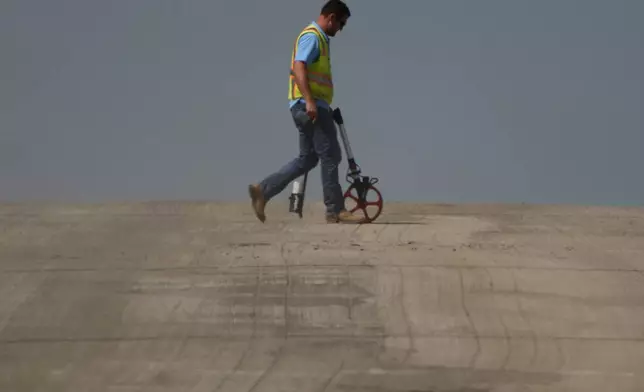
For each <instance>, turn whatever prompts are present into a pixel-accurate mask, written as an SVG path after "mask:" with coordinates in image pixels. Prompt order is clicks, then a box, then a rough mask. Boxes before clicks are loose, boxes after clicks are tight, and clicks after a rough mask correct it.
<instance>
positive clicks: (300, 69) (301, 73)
mask: <svg viewBox="0 0 644 392" xmlns="http://www.w3.org/2000/svg"><path fill="white" fill-rule="evenodd" d="M319 56H320V48H319V47H318V39H317V36H316V35H315V34H314V33H307V34H303V35H302V37H300V40H299V42H298V45H297V52H296V54H295V64H293V68H294V69H293V70H294V71H295V83H297V87H299V89H300V91H301V92H302V95H304V99H305V100H306V101H307V102H313V96H312V94H311V89H310V88H309V78H308V76H307V66H308V65H310V64H311V63H313V62H314V61H315V60H317V58H318V57H319Z"/></svg>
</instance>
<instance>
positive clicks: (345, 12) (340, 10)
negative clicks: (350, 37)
mask: <svg viewBox="0 0 644 392" xmlns="http://www.w3.org/2000/svg"><path fill="white" fill-rule="evenodd" d="M320 14H321V15H324V16H327V15H330V14H336V15H337V16H338V17H340V18H341V17H343V16H346V17H347V18H348V17H350V16H351V11H349V7H347V5H346V4H345V3H344V2H343V1H342V0H328V1H327V2H326V4H324V6H322V11H320Z"/></svg>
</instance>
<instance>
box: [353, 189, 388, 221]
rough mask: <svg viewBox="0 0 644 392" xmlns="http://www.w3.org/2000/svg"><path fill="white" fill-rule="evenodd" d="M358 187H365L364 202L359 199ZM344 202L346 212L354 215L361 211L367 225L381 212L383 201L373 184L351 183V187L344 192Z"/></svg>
mask: <svg viewBox="0 0 644 392" xmlns="http://www.w3.org/2000/svg"><path fill="white" fill-rule="evenodd" d="M359 187H366V188H365V192H364V200H361V199H360V196H359V191H358V189H359ZM344 202H345V205H346V207H347V210H348V211H350V212H351V213H355V212H356V211H358V210H362V213H363V214H364V217H365V218H366V220H367V223H370V222H373V221H375V220H376V219H377V218H378V217H379V216H380V213H381V212H382V206H383V200H382V194H381V193H380V191H379V190H378V188H376V187H375V186H373V184H366V185H363V184H357V183H352V184H351V186H349V188H348V189H347V191H346V192H344Z"/></svg>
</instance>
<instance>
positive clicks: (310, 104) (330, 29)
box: [248, 0, 363, 223]
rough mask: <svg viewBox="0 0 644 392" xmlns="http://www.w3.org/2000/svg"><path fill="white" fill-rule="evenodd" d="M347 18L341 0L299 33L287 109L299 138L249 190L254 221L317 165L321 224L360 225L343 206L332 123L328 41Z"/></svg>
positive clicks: (339, 157)
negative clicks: (286, 158) (291, 153)
mask: <svg viewBox="0 0 644 392" xmlns="http://www.w3.org/2000/svg"><path fill="white" fill-rule="evenodd" d="M350 16H351V13H350V12H349V8H348V7H347V5H346V4H345V3H343V2H342V1H341V0H329V1H327V3H326V4H325V5H324V6H323V7H322V10H321V12H320V15H319V17H318V18H317V20H316V21H314V22H311V23H310V24H309V25H308V26H306V27H305V28H304V30H302V32H300V34H299V35H298V37H297V39H296V41H295V45H294V48H293V54H292V56H291V74H290V78H289V91H288V98H289V101H290V102H289V105H290V110H291V115H292V116H293V121H294V123H295V126H296V128H297V129H298V132H299V145H300V152H299V155H298V156H297V157H296V158H294V159H293V160H291V161H290V162H288V163H287V164H286V165H284V166H283V167H282V168H280V169H279V170H278V171H277V172H274V173H273V174H271V175H269V176H268V177H266V178H264V179H263V180H262V181H261V182H260V183H259V184H252V185H249V188H248V190H249V194H250V197H251V200H252V206H253V208H254V210H255V214H256V215H257V218H258V219H259V220H260V221H262V222H264V221H265V220H266V215H265V213H264V207H265V206H266V203H267V202H268V201H269V200H270V199H272V198H273V197H274V196H275V195H277V194H278V193H280V192H281V191H282V190H284V188H285V187H286V186H287V185H288V184H289V183H290V182H291V181H293V180H294V179H296V178H298V177H300V176H301V175H303V174H304V173H306V172H308V171H310V170H312V169H313V168H314V167H315V166H316V165H317V163H318V162H320V163H321V174H322V188H323V195H324V205H325V209H326V220H327V222H329V223H336V222H353V223H361V222H362V221H363V219H362V218H360V217H356V216H353V215H351V213H349V212H348V211H347V210H346V209H345V206H344V196H343V194H342V188H341V186H340V183H339V179H338V165H339V164H340V162H341V160H342V151H341V150H340V144H339V143H338V137H337V129H336V126H335V123H334V122H333V117H332V112H331V108H330V105H331V102H332V101H333V78H332V75H331V56H330V51H329V37H334V36H335V35H336V33H337V32H338V31H340V30H342V29H343V28H344V26H345V25H346V23H347V20H348V19H349V17H350Z"/></svg>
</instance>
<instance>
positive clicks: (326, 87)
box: [288, 24, 333, 105]
mask: <svg viewBox="0 0 644 392" xmlns="http://www.w3.org/2000/svg"><path fill="white" fill-rule="evenodd" d="M311 32H312V33H314V34H315V35H316V36H317V38H318V44H319V48H320V56H319V58H318V59H317V60H316V61H315V62H314V63H312V64H311V65H309V66H308V67H307V70H308V72H307V76H308V79H309V88H310V89H311V94H312V95H313V98H314V99H321V100H324V101H325V102H326V103H328V104H329V105H331V103H332V102H333V77H332V75H331V57H330V55H329V45H328V43H327V42H326V39H324V36H322V34H321V33H320V31H319V30H318V29H317V28H316V27H315V26H314V25H313V24H310V25H308V26H307V27H306V28H304V30H302V32H301V33H300V34H299V35H298V36H297V38H296V39H295V46H294V47H293V53H292V55H291V73H290V76H289V82H288V83H289V86H288V99H289V100H294V99H299V98H302V97H303V95H302V92H301V91H300V89H299V88H298V87H297V83H295V71H294V66H295V53H296V51H297V43H298V42H299V40H300V37H302V35H303V34H306V33H311Z"/></svg>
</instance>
